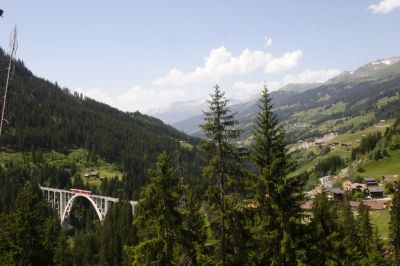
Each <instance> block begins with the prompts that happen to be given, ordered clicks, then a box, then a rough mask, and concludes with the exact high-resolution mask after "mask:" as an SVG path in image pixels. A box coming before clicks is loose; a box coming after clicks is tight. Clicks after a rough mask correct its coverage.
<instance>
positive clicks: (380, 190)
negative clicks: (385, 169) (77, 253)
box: [301, 175, 399, 211]
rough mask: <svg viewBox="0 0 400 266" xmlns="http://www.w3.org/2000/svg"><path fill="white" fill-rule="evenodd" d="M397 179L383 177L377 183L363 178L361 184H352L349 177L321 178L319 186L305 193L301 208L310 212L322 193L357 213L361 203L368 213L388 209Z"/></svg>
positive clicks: (388, 176) (387, 176)
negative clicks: (344, 201) (346, 202)
mask: <svg viewBox="0 0 400 266" xmlns="http://www.w3.org/2000/svg"><path fill="white" fill-rule="evenodd" d="M398 178H399V176H398V175H384V176H382V177H381V178H380V180H379V181H378V180H377V179H376V178H374V177H365V178H362V180H361V182H353V181H352V180H354V178H352V177H350V176H347V177H344V178H342V179H340V178H338V177H332V176H325V177H321V178H320V179H319V180H320V185H319V186H317V187H316V188H314V189H313V190H311V191H308V192H307V193H306V197H307V201H306V202H304V203H303V204H302V205H301V208H302V209H303V210H305V211H309V210H311V209H312V206H313V199H314V198H315V197H316V196H317V195H319V194H322V193H324V194H325V195H326V197H328V199H330V200H332V201H335V202H341V201H343V200H347V201H348V203H349V205H350V208H351V210H352V211H357V210H358V207H359V206H360V204H361V202H362V203H363V204H364V205H365V206H368V207H369V209H370V211H380V210H385V209H390V208H391V200H392V197H391V194H392V193H393V192H394V187H395V186H396V185H397V183H398ZM340 183H341V186H340ZM384 188H385V189H384Z"/></svg>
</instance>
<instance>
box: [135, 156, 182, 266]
mask: <svg viewBox="0 0 400 266" xmlns="http://www.w3.org/2000/svg"><path fill="white" fill-rule="evenodd" d="M178 182H179V180H178V178H177V177H176V176H175V175H173V171H172V167H171V162H170V159H169V156H168V155H167V153H166V152H163V153H161V154H160V156H159V157H158V161H157V167H156V170H155V171H153V177H152V179H151V182H150V184H149V185H147V186H146V187H145V188H144V189H143V192H142V193H141V199H140V200H139V202H138V204H137V205H136V208H135V216H134V225H135V227H136V230H137V232H138V237H139V243H138V245H136V246H135V247H134V249H133V252H132V253H133V257H134V258H133V262H134V264H135V265H150V264H154V265H173V264H174V260H175V258H174V249H175V248H176V246H177V243H178V238H179V229H180V223H181V215H180V213H179V211H178V207H179V204H180V197H179V194H178V190H177V188H178Z"/></svg>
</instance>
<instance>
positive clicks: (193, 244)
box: [174, 142, 206, 265]
mask: <svg viewBox="0 0 400 266" xmlns="http://www.w3.org/2000/svg"><path fill="white" fill-rule="evenodd" d="M174 164H175V165H176V168H175V175H176V176H177V177H178V178H179V188H178V191H179V195H180V206H179V208H178V210H179V212H180V215H181V218H182V219H181V222H182V223H181V226H180V239H179V244H180V247H181V251H180V253H182V255H181V259H180V265H198V264H199V263H204V261H203V258H206V256H203V255H204V253H205V252H204V241H205V239H206V234H205V230H204V226H205V225H204V222H203V216H202V215H201V213H200V206H201V202H200V201H199V200H196V199H195V197H194V195H193V191H192V189H191V187H190V185H189V183H188V175H189V173H188V166H187V160H186V158H185V157H184V155H183V151H182V148H181V145H180V143H179V142H177V147H176V150H175V163H174Z"/></svg>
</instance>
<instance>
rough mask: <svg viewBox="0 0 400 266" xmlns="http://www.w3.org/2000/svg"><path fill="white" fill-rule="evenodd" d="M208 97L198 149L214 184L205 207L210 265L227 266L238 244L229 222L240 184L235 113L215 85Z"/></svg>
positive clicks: (209, 191)
mask: <svg viewBox="0 0 400 266" xmlns="http://www.w3.org/2000/svg"><path fill="white" fill-rule="evenodd" d="M210 96H211V99H210V100H209V101H208V103H209V110H208V111H206V112H204V124H203V125H201V127H202V129H203V131H204V133H205V136H206V138H207V140H206V141H205V142H204V143H202V148H203V150H204V151H205V152H206V153H207V154H208V155H209V156H210V160H209V162H208V165H207V166H206V167H204V168H203V175H204V176H205V177H207V178H209V179H210V180H211V182H212V183H213V184H214V185H212V186H210V187H209V189H208V206H209V207H210V208H209V209H210V211H211V213H210V215H209V216H208V217H209V219H210V223H211V229H212V232H213V238H214V239H213V240H210V241H209V242H210V243H211V244H212V245H213V246H214V248H215V254H216V258H215V260H214V263H216V264H221V265H227V264H232V263H233V262H232V261H234V260H235V259H237V257H238V256H239V254H237V253H239V250H238V248H237V244H238V243H239V242H238V241H235V239H234V232H235V231H236V232H237V228H234V226H235V224H233V223H232V218H233V216H234V215H235V213H233V212H232V211H233V209H234V208H237V207H238V205H239V204H240V195H241V192H242V191H241V190H242V189H243V182H244V178H243V174H242V171H241V169H240V165H239V162H240V157H239V154H238V150H237V147H236V146H235V145H234V143H233V141H234V140H236V139H237V138H238V137H239V136H240V130H238V129H237V128H236V126H237V125H238V121H237V120H236V119H235V113H232V112H231V110H230V109H229V107H228V106H227V104H228V100H227V99H226V98H225V93H224V92H221V90H220V89H219V86H218V85H216V86H215V90H214V92H213V94H211V95H210ZM236 225H237V223H236ZM228 241H229V242H230V243H229V244H228ZM241 241H242V242H243V241H245V240H243V239H242V240H241ZM228 247H229V251H228ZM242 252H243V250H242ZM228 253H229V254H228ZM228 257H229V259H228Z"/></svg>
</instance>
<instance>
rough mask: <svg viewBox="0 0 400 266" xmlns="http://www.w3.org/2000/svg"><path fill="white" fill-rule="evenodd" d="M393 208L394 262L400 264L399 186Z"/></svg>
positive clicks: (391, 227) (391, 214) (392, 240)
mask: <svg viewBox="0 0 400 266" xmlns="http://www.w3.org/2000/svg"><path fill="white" fill-rule="evenodd" d="M392 204H393V206H392V210H391V212H390V233H391V234H390V236H391V242H392V245H393V247H394V263H395V265H400V191H399V187H397V189H396V192H395V193H394V195H393V200H392Z"/></svg>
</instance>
